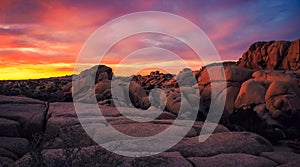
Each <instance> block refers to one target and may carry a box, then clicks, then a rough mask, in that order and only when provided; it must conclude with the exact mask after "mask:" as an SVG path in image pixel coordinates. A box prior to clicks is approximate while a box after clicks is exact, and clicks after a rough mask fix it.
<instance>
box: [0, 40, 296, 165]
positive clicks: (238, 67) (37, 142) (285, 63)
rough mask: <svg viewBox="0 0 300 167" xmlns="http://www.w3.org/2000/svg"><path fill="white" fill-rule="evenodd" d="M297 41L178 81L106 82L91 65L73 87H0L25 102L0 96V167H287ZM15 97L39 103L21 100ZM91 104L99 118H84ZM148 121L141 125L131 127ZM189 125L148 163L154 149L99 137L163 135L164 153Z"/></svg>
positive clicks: (42, 83)
mask: <svg viewBox="0 0 300 167" xmlns="http://www.w3.org/2000/svg"><path fill="white" fill-rule="evenodd" d="M299 41H300V40H296V41H294V42H285V41H277V42H258V43H255V44H253V45H252V46H251V47H250V48H249V50H248V51H247V52H245V54H244V55H243V57H242V58H241V59H240V60H239V62H238V63H235V62H227V63H222V64H220V63H219V64H211V65H209V66H206V67H203V68H201V69H199V70H198V71H191V70H190V69H183V70H182V71H181V72H180V73H179V74H178V75H172V74H163V73H160V72H159V71H154V72H152V73H150V74H149V75H147V76H140V75H138V76H131V77H114V76H113V72H112V69H111V68H110V67H107V66H104V65H99V66H95V67H93V68H91V69H89V70H86V71H83V72H82V73H81V74H79V75H78V76H76V78H74V82H73V84H72V82H71V77H64V78H57V79H55V78H54V79H48V80H47V79H45V80H33V81H1V84H0V86H1V92H0V94H4V95H23V96H24V95H25V96H29V97H34V98H35V99H32V98H28V97H20V96H3V95H0V136H1V137H0V164H1V165H2V166H297V164H298V163H299V162H300V161H299V160H300V154H299V152H300V151H299V150H300V144H299V138H300V124H299V121H300V104H299V101H300V70H299V65H297V64H299V60H300V56H299V48H300V46H299ZM255 64H258V65H255ZM222 66H223V67H224V72H225V73H224V75H223V73H222V70H221V69H222V68H221V67H222ZM224 83H225V84H224ZM51 85H52V86H51ZM41 87H45V88H43V89H41ZM9 90H11V91H9ZM17 90H18V91H17ZM25 90H26V91H28V92H31V93H32V92H34V93H36V92H43V93H45V96H40V95H38V96H35V95H34V96H33V95H30V94H31V93H28V94H26V93H24V91H25ZM41 90H42V91H41ZM212 90H214V93H212ZM10 92H14V93H10ZM46 92H47V93H46ZM51 92H52V93H51ZM53 92H55V93H53ZM225 93H226V96H224V95H225ZM95 97H96V98H95ZM225 97H226V98H225ZM36 99H39V100H36ZM224 100H225V107H224V109H223V108H222V111H223V114H222V117H221V120H220V122H219V121H216V120H209V121H210V122H209V124H206V125H208V127H210V128H213V127H216V129H215V130H214V132H213V134H212V135H211V136H210V137H209V138H208V139H207V140H205V141H204V142H199V137H198V136H199V135H200V133H201V135H200V136H202V137H205V136H207V134H205V132H206V131H205V130H207V129H206V128H207V127H205V126H204V121H205V120H206V121H207V119H206V118H207V117H208V114H209V108H211V107H214V106H218V105H221V104H222V101H224ZM72 101H75V102H77V103H81V104H83V105H84V112H83V113H76V112H75V109H74V104H73V103H72ZM93 102H95V103H98V106H99V108H100V110H101V112H102V115H98V114H97V113H96V114H95V113H92V112H89V111H91V109H90V107H91V106H92V104H91V103H93ZM195 104H197V105H195ZM116 107H118V108H116ZM134 108H136V109H134ZM120 110H121V111H122V112H121V111H120ZM159 110H161V111H162V112H157V111H159ZM78 114H79V116H80V122H81V123H80V122H79V119H78ZM124 114H126V116H128V115H129V116H131V119H128V118H127V117H125V116H124ZM195 114H196V121H195V122H193V119H192V118H193V115H195ZM220 116H221V115H220ZM155 117H156V119H154V120H151V121H147V122H138V121H134V120H144V119H149V118H155ZM214 122H215V123H214ZM189 125H191V126H192V127H191V128H190V129H189V128H188V132H187V133H186V135H185V137H184V138H183V139H182V140H181V141H180V142H179V143H178V144H176V145H175V146H173V147H171V148H169V149H168V150H166V151H165V152H163V153H160V154H157V155H152V154H154V153H157V152H159V148H157V147H155V146H154V145H152V144H149V141H148V140H150V139H145V138H134V139H131V138H130V139H127V138H117V139H116V136H115V133H113V132H112V131H111V130H110V129H109V127H110V126H113V127H114V128H115V129H117V130H118V131H120V132H122V133H124V134H127V135H130V136H135V137H149V136H153V135H156V134H159V133H160V132H163V131H165V130H166V129H168V128H170V127H172V128H174V129H172V130H170V133H169V134H168V135H167V136H164V137H162V138H161V139H157V141H156V140H155V143H161V144H162V145H167V143H168V141H172V140H173V139H175V138H178V137H180V136H181V135H182V134H181V132H182V131H183V130H185V129H187V127H190V126H189ZM83 127H97V128H93V129H94V131H93V134H101V136H102V140H101V141H94V140H93V139H91V138H90V137H89V136H88V135H87V133H86V131H85V130H84V129H83ZM203 129H204V130H203ZM201 130H203V131H201ZM97 143H98V144H101V145H104V146H114V148H113V150H114V151H117V152H119V153H121V154H122V153H123V154H124V152H125V151H127V152H126V153H128V154H134V155H136V154H143V155H144V154H145V155H152V156H148V157H142V158H130V157H124V156H121V155H118V154H114V153H111V152H109V151H107V150H105V149H104V148H102V147H100V146H99V145H98V144H97ZM120 143H121V144H120ZM122 143H126V144H122ZM141 145H142V146H143V149H142V150H143V152H141V150H140V149H139V146H141ZM116 146H117V147H116ZM128 150H130V151H129V152H128ZM1 165H0V166H1Z"/></svg>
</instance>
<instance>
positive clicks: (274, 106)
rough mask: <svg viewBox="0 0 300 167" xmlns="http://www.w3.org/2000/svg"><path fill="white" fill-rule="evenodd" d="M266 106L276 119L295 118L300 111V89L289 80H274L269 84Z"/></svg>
mask: <svg viewBox="0 0 300 167" xmlns="http://www.w3.org/2000/svg"><path fill="white" fill-rule="evenodd" d="M265 101H266V107H267V109H268V110H269V112H270V113H271V114H272V117H273V118H275V119H279V118H280V119H283V121H287V122H288V121H289V120H293V119H295V118H297V117H298V120H299V111H300V104H299V101H300V89H299V87H298V86H297V85H295V84H293V83H288V82H281V81H274V82H272V84H271V85H270V86H269V88H268V90H267V92H266V96H265Z"/></svg>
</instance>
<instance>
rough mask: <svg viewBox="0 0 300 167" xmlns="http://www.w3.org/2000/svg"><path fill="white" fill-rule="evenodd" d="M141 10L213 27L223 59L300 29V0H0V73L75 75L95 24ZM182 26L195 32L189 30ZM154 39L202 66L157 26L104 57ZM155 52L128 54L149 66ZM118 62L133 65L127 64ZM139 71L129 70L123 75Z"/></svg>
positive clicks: (109, 61) (109, 60)
mask: <svg viewBox="0 0 300 167" xmlns="http://www.w3.org/2000/svg"><path fill="white" fill-rule="evenodd" d="M140 11H163V12H169V13H172V14H176V15H179V16H181V17H184V18H186V19H188V20H190V21H192V22H193V23H194V24H196V25H197V26H198V27H199V28H201V29H202V30H203V31H204V32H205V33H206V34H207V36H208V37H209V39H210V40H211V42H212V43H213V45H214V46H215V47H216V49H217V51H218V52H219V55H220V57H221V58H222V60H223V61H231V60H238V59H239V58H240V57H241V55H242V54H243V52H245V51H246V50H247V49H248V47H249V46H250V45H251V44H252V43H253V42H255V41H269V40H295V39H297V38H299V37H300V31H299V30H300V23H299V21H298V20H299V19H298V17H299V15H300V12H299V11H300V2H299V1H296V0H295V1H286V2H285V1H270V2H268V1H263V0H261V1H236V0H233V1H226V2H225V1H220V2H218V1H213V2H204V1H203V2H202V1H197V0H187V1H184V0H175V1H159V0H148V1H138V0H133V1H131V0H125V1H117V0H113V1H108V0H107V1H106V0H105V1H96V0H95V1H80V0H74V1H73V0H72V1H71V0H70V1H69V0H66V1H58V0H57V1H56V0H55V1H38V0H30V1H20V0H12V1H10V0H3V1H0V39H1V40H0V73H1V75H0V80H18V79H37V78H47V77H54V76H64V75H71V74H73V70H74V64H75V62H76V59H77V55H78V54H79V52H80V49H81V48H82V46H83V44H84V43H85V42H86V41H87V40H88V38H89V37H90V36H91V35H92V33H93V32H95V31H96V30H97V29H98V28H99V27H101V26H102V25H104V24H105V23H107V22H108V21H110V20H112V19H115V18H117V17H120V16H123V15H126V14H130V13H133V12H140ZM157 19H159V18H157ZM122 28H126V27H120V29H122ZM174 28H176V29H179V28H181V27H174ZM181 33H190V32H189V30H185V32H181ZM148 46H157V47H162V48H165V49H168V50H171V51H172V52H174V53H176V54H179V55H182V56H183V57H184V60H185V61H186V62H187V64H189V65H190V66H191V67H192V68H193V70H197V69H199V68H200V67H201V62H199V61H196V60H195V59H194V58H193V54H194V53H193V52H192V51H191V50H190V48H188V47H186V46H184V45H182V44H180V43H179V42H178V41H176V40H173V39H172V38H170V37H166V36H163V35H157V34H144V35H139V36H133V37H130V38H127V39H124V40H122V41H120V42H119V43H118V44H117V45H116V46H114V47H113V48H112V49H111V50H110V51H109V52H108V53H107V55H106V57H105V59H103V61H101V64H104V65H107V66H109V67H112V68H113V70H114V69H115V68H116V67H118V65H119V63H120V61H121V57H122V56H126V55H127V54H129V53H132V52H133V51H135V50H137V49H140V48H143V47H148ZM113 55H114V56H113ZM149 55H150V56H151V58H153V59H157V60H160V59H161V57H162V55H156V54H155V55H151V54H150V53H149V54H148V55H146V54H144V55H143V54H140V57H138V56H136V57H134V58H132V59H131V60H130V61H129V60H128V62H127V66H130V65H131V66H134V67H135V68H139V67H142V65H143V64H142V63H140V64H139V62H141V60H144V61H145V59H146V58H147V56H149ZM116 57H117V58H116ZM147 60H148V58H147ZM147 62H148V63H149V64H150V63H153V64H154V65H155V63H157V62H154V61H150V60H149V61H147ZM139 65H140V66H139ZM160 65H162V66H163V65H166V66H169V67H170V68H182V66H179V65H178V62H176V61H175V60H174V61H171V59H168V60H167V59H165V61H164V62H160ZM119 66H120V67H122V68H124V69H126V65H124V64H122V65H119ZM149 69H152V68H149ZM178 70H181V69H178ZM144 71H149V70H144ZM132 72H133V71H130V70H124V72H122V73H119V75H130V74H132Z"/></svg>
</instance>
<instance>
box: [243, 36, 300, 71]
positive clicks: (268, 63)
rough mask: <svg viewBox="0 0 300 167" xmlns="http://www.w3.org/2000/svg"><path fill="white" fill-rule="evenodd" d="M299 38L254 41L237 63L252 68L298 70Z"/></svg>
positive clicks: (299, 57) (299, 58) (299, 65)
mask: <svg viewBox="0 0 300 167" xmlns="http://www.w3.org/2000/svg"><path fill="white" fill-rule="evenodd" d="M299 43H300V39H297V40H295V41H292V42H289V41H270V42H256V43H254V44H252V45H251V46H250V47H249V49H248V50H247V51H246V52H245V53H244V54H243V56H242V58H241V59H240V60H239V62H238V65H239V66H241V67H247V68H252V69H266V70H279V69H284V70H298V69H299V68H300V61H299V60H300V55H299V54H300V53H299V50H300V44H299Z"/></svg>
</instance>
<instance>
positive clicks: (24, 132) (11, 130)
mask: <svg viewBox="0 0 300 167" xmlns="http://www.w3.org/2000/svg"><path fill="white" fill-rule="evenodd" d="M46 112H47V104H46V103H45V102H42V101H39V100H35V99H31V98H26V97H14V96H0V124H2V126H1V128H0V136H15V137H19V136H21V137H25V138H28V139H30V138H32V137H33V135H34V134H35V133H37V132H41V131H43V128H44V125H45V116H46Z"/></svg>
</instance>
